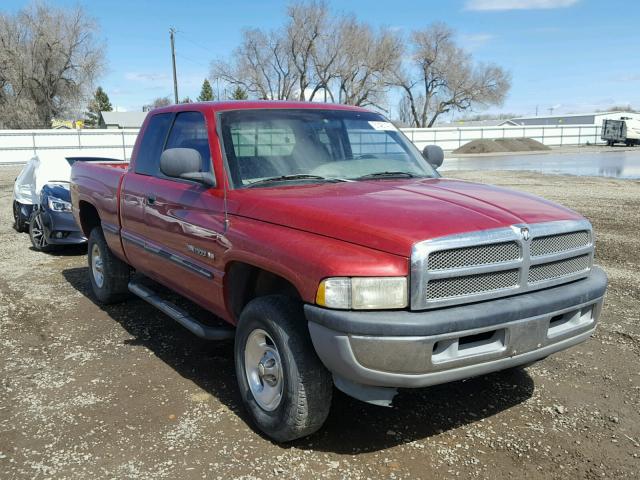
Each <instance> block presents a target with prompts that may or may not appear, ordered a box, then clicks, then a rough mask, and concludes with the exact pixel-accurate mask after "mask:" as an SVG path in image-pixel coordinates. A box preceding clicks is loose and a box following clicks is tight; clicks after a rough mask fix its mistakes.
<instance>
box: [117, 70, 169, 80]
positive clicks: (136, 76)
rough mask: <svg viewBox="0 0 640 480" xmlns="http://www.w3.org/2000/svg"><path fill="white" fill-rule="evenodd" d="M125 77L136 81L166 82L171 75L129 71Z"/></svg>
mask: <svg viewBox="0 0 640 480" xmlns="http://www.w3.org/2000/svg"><path fill="white" fill-rule="evenodd" d="M124 78H126V79H127V80H131V81H135V82H166V81H167V80H169V75H167V74H166V73H155V72H127V73H125V74H124Z"/></svg>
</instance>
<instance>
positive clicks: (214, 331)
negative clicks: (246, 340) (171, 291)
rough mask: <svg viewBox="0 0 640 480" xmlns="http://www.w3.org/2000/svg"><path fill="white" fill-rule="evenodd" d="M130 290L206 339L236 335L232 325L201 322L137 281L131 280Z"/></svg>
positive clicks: (218, 338)
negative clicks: (217, 325)
mask: <svg viewBox="0 0 640 480" xmlns="http://www.w3.org/2000/svg"><path fill="white" fill-rule="evenodd" d="M129 291H130V292H131V293H133V294H134V295H136V296H138V297H140V298H141V299H142V300H144V301H145V302H148V303H150V304H151V305H153V306H154V307H156V308H157V309H158V310H160V311H161V312H162V313H164V314H165V315H168V316H170V317H171V318H173V319H174V320H175V321H176V322H178V323H179V324H180V325H182V326H183V327H185V328H186V329H187V330H189V331H190V332H191V333H193V334H194V335H197V336H198V337H200V338H204V339H205V340H226V339H228V338H233V337H234V335H235V330H234V329H233V328H231V327H211V326H209V325H205V324H203V323H201V322H199V321H198V320H196V319H195V318H193V317H192V316H191V315H189V314H188V313H187V312H185V311H184V310H182V309H181V308H180V307H178V306H176V305H174V304H173V303H171V302H168V301H166V300H164V299H163V298H162V297H160V296H159V295H158V294H157V293H156V292H154V291H153V290H151V289H150V288H147V287H145V286H144V285H140V284H139V283H137V282H133V281H132V282H129Z"/></svg>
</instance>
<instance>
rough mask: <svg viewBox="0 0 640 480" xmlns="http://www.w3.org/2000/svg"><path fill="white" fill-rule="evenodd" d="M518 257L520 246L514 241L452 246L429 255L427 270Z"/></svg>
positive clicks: (481, 263) (483, 263)
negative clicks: (473, 245)
mask: <svg viewBox="0 0 640 480" xmlns="http://www.w3.org/2000/svg"><path fill="white" fill-rule="evenodd" d="M518 258H520V247H519V246H518V244H517V243H516V242H503V243H496V244H493V245H481V246H478V247H465V248H452V249H451V250H440V251H437V252H433V253H432V254H430V255H429V259H428V265H427V268H428V269H429V270H445V269H449V268H458V267H467V266H471V265H486V264H491V263H501V262H508V261H509V260H517V259H518Z"/></svg>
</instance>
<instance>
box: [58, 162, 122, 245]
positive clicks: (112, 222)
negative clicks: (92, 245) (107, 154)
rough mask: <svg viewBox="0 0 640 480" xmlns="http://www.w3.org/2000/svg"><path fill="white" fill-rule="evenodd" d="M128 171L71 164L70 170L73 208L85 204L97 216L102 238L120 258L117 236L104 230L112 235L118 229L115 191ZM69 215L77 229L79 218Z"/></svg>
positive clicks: (109, 165) (105, 165)
mask: <svg viewBox="0 0 640 480" xmlns="http://www.w3.org/2000/svg"><path fill="white" fill-rule="evenodd" d="M128 168H129V164H128V163H125V162H117V163H115V162H114V163H93V162H75V163H74V164H73V166H72V167H71V201H72V203H73V205H81V202H87V203H89V204H91V205H93V206H94V207H95V208H96V209H97V210H98V211H99V212H100V219H101V221H102V224H103V230H105V238H106V240H107V243H108V244H109V247H110V248H111V249H113V250H114V252H116V254H122V246H121V244H120V238H119V236H117V235H110V234H109V233H110V232H109V228H108V227H112V230H113V229H115V231H116V232H117V230H118V228H119V225H120V221H119V204H118V190H119V188H120V183H121V182H122V177H123V175H124V173H125V172H126V171H127V169H128ZM73 214H74V217H75V219H76V222H77V223H78V225H81V224H82V219H80V218H79V216H78V212H77V211H76V210H75V209H74V212H73ZM105 227H106V228H105Z"/></svg>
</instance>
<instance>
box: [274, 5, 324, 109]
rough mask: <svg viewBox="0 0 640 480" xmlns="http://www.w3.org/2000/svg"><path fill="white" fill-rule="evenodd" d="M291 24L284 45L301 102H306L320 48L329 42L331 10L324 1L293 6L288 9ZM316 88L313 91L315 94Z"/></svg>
mask: <svg viewBox="0 0 640 480" xmlns="http://www.w3.org/2000/svg"><path fill="white" fill-rule="evenodd" d="M287 15H288V17H289V21H288V24H287V27H286V37H285V42H286V45H287V51H288V54H289V55H290V58H291V64H292V65H293V67H294V69H295V72H296V77H297V84H298V99H299V100H302V101H304V100H305V99H306V98H305V95H306V91H307V89H308V88H309V86H310V85H311V82H312V74H313V73H314V71H315V70H314V68H313V62H314V60H316V58H317V52H316V51H317V50H318V49H319V45H320V44H321V43H323V42H324V41H326V40H327V38H326V35H325V34H326V33H327V30H328V29H327V26H328V25H327V24H328V17H329V9H328V7H327V4H326V2H324V1H322V0H312V1H303V2H298V3H292V4H290V5H289V7H288V8H287ZM315 91H316V89H314V92H313V93H312V95H313V94H314V93H315Z"/></svg>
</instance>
